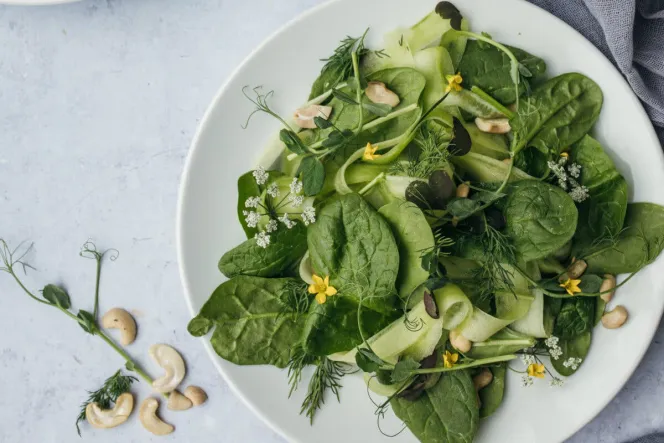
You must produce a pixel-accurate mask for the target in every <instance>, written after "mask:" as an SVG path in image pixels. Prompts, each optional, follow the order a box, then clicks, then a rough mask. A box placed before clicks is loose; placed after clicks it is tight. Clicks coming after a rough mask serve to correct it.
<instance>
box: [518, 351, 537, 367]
mask: <svg viewBox="0 0 664 443" xmlns="http://www.w3.org/2000/svg"><path fill="white" fill-rule="evenodd" d="M521 361H522V362H523V364H524V365H526V366H530V365H532V364H533V363H535V357H533V356H532V355H530V354H521Z"/></svg>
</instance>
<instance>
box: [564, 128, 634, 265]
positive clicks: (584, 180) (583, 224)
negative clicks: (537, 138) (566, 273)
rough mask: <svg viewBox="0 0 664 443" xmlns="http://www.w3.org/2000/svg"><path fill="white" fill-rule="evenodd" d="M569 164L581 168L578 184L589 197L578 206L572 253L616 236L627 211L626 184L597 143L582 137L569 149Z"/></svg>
mask: <svg viewBox="0 0 664 443" xmlns="http://www.w3.org/2000/svg"><path fill="white" fill-rule="evenodd" d="M569 153H570V162H574V163H577V164H579V165H580V166H581V176H580V177H579V182H580V183H581V184H582V185H583V186H585V187H587V188H588V192H589V195H590V198H589V199H588V200H586V201H584V202H583V203H582V204H581V205H580V206H579V226H578V228H577V232H576V235H575V238H574V254H576V253H577V252H579V251H580V250H582V249H584V248H586V247H588V245H590V244H591V243H592V242H593V241H595V240H597V239H599V238H602V237H615V236H617V235H618V234H619V233H620V230H621V229H622V227H623V222H624V221H625V214H626V212H627V182H626V181H625V179H624V178H623V176H622V175H621V174H620V172H618V170H617V169H616V167H615V165H614V164H613V161H612V160H611V158H610V157H609V156H608V155H607V154H606V153H605V152H604V149H602V145H600V144H599V142H598V141H597V140H595V139H594V138H592V137H590V136H588V135H586V136H585V137H583V138H582V139H581V140H580V141H579V142H577V143H575V144H574V145H572V147H571V148H570V152H569Z"/></svg>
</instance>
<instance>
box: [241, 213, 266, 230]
mask: <svg viewBox="0 0 664 443" xmlns="http://www.w3.org/2000/svg"><path fill="white" fill-rule="evenodd" d="M242 214H244V220H245V221H246V222H247V226H249V227H250V228H255V227H256V226H258V222H259V221H260V219H261V215H260V214H259V213H258V212H256V211H242Z"/></svg>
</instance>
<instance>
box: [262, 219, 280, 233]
mask: <svg viewBox="0 0 664 443" xmlns="http://www.w3.org/2000/svg"><path fill="white" fill-rule="evenodd" d="M278 227H279V225H278V224H277V221H276V220H274V219H272V220H270V221H269V222H267V225H266V226H265V230H266V231H267V232H274V231H276V230H277V228H278Z"/></svg>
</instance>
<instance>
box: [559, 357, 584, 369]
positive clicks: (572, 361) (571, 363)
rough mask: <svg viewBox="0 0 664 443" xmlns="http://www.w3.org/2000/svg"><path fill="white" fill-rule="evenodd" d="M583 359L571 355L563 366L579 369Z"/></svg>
mask: <svg viewBox="0 0 664 443" xmlns="http://www.w3.org/2000/svg"><path fill="white" fill-rule="evenodd" d="M582 361H583V360H582V359H580V358H574V357H570V358H568V359H567V360H565V361H564V362H563V366H564V367H566V368H572V369H573V370H575V371H576V370H577V369H579V365H580V364H581V362H582Z"/></svg>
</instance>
